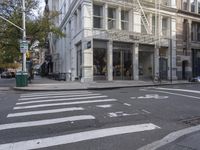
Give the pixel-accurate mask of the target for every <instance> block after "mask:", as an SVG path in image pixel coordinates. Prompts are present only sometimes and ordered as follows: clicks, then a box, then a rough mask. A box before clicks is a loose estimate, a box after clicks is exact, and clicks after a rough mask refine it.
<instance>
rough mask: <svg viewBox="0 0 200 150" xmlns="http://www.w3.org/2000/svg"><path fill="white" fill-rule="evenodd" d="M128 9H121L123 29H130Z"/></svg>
mask: <svg viewBox="0 0 200 150" xmlns="http://www.w3.org/2000/svg"><path fill="white" fill-rule="evenodd" d="M128 15H129V13H128V11H125V10H122V11H121V28H122V30H128V20H129V17H128Z"/></svg>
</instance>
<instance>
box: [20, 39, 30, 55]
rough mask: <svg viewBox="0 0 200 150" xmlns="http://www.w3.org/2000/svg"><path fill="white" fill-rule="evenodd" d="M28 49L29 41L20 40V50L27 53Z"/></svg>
mask: <svg viewBox="0 0 200 150" xmlns="http://www.w3.org/2000/svg"><path fill="white" fill-rule="evenodd" d="M27 51H28V42H27V41H20V52H21V53H26V52H27Z"/></svg>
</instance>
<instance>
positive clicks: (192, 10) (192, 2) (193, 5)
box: [190, 0, 195, 12]
mask: <svg viewBox="0 0 200 150" xmlns="http://www.w3.org/2000/svg"><path fill="white" fill-rule="evenodd" d="M190 4H191V12H195V3H194V0H191V1H190Z"/></svg>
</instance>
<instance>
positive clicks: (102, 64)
mask: <svg viewBox="0 0 200 150" xmlns="http://www.w3.org/2000/svg"><path fill="white" fill-rule="evenodd" d="M106 56H107V55H106V49H103V48H94V50H93V61H94V68H93V69H94V78H95V79H106V75H107V59H106V58H107V57H106Z"/></svg>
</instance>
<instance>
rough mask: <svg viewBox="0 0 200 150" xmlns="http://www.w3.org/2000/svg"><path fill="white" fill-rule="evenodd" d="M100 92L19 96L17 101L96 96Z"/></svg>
mask: <svg viewBox="0 0 200 150" xmlns="http://www.w3.org/2000/svg"><path fill="white" fill-rule="evenodd" d="M98 95H101V94H80V95H79V94H76V95H69V94H63V95H58V96H40V97H29V98H20V99H18V100H19V101H28V100H34V99H36V100H38V99H48V98H62V97H65V98H67V97H77V96H98Z"/></svg>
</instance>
